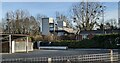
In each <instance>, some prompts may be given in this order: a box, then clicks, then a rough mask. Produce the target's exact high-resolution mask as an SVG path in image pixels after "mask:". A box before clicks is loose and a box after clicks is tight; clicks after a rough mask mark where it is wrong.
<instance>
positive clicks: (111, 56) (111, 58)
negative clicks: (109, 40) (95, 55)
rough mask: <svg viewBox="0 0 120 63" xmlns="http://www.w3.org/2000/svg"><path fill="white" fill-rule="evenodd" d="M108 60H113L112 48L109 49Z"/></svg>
mask: <svg viewBox="0 0 120 63" xmlns="http://www.w3.org/2000/svg"><path fill="white" fill-rule="evenodd" d="M110 60H111V61H113V50H112V49H110Z"/></svg>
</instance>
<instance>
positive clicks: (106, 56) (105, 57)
mask: <svg viewBox="0 0 120 63" xmlns="http://www.w3.org/2000/svg"><path fill="white" fill-rule="evenodd" d="M118 55H119V54H118V52H115V53H113V54H112V61H118V60H119V59H118ZM54 61H87V62H88V61H89V62H91V61H111V54H110V53H102V54H86V55H72V56H56V57H50V58H48V57H34V58H16V59H2V63H13V62H17V63H19V62H54Z"/></svg>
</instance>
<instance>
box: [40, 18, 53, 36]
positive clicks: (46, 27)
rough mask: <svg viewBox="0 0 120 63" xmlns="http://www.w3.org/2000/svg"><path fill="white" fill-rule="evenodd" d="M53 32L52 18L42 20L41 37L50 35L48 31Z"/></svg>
mask: <svg viewBox="0 0 120 63" xmlns="http://www.w3.org/2000/svg"><path fill="white" fill-rule="evenodd" d="M54 30H55V23H54V19H53V18H42V35H50V31H54Z"/></svg>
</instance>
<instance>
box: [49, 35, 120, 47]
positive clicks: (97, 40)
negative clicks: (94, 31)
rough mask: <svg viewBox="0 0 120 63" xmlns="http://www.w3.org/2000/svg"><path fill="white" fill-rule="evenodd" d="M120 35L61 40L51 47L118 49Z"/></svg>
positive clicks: (53, 43)
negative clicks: (80, 39)
mask: <svg viewBox="0 0 120 63" xmlns="http://www.w3.org/2000/svg"><path fill="white" fill-rule="evenodd" d="M119 42H120V34H111V35H96V36H95V37H94V38H92V39H84V40H82V41H76V40H61V41H60V40H59V41H55V42H52V43H51V46H68V47H69V48H105V49H107V48H118V46H117V44H118V43H119Z"/></svg>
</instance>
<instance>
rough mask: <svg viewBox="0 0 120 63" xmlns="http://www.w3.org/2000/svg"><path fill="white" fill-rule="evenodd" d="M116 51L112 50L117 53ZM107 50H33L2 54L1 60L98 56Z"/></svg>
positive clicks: (107, 51)
mask: <svg viewBox="0 0 120 63" xmlns="http://www.w3.org/2000/svg"><path fill="white" fill-rule="evenodd" d="M117 51H118V50H114V52H117ZM109 52H110V50H108V49H68V50H34V51H32V52H29V53H13V54H2V58H3V59H12V58H34V57H53V56H70V55H81V54H100V53H109Z"/></svg>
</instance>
